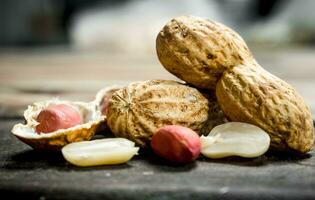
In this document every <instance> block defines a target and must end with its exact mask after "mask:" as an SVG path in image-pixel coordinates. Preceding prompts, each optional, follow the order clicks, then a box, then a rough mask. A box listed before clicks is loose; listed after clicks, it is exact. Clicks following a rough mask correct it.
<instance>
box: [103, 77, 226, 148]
mask: <svg viewBox="0 0 315 200" xmlns="http://www.w3.org/2000/svg"><path fill="white" fill-rule="evenodd" d="M212 101H213V100H212ZM213 104H216V105H217V103H216V102H210V103H209V100H208V99H207V98H205V97H204V96H203V95H202V94H201V93H200V92H199V91H198V90H197V89H195V88H192V87H189V86H186V85H184V84H181V83H178V82H176V81H168V80H150V81H144V82H135V83H131V84H130V85H129V86H127V87H125V88H122V89H120V90H118V91H116V92H115V93H113V95H112V98H111V100H110V102H109V107H108V113H107V124H108V126H109V128H110V129H111V131H112V132H113V133H114V134H115V136H116V137H123V138H127V139H130V140H132V141H134V142H136V143H137V144H138V145H140V146H142V147H145V146H146V145H147V144H148V143H149V141H150V140H151V137H152V135H153V133H155V132H156V131H157V129H158V128H160V127H163V126H165V125H182V126H185V127H188V128H191V129H193V130H194V131H196V132H197V133H199V134H207V133H209V131H210V130H211V129H212V128H213V126H215V125H217V124H220V123H222V122H223V115H222V113H221V112H220V110H219V107H218V106H213V107H210V106H211V105H213Z"/></svg>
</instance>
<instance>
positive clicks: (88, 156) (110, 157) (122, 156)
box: [61, 138, 139, 167]
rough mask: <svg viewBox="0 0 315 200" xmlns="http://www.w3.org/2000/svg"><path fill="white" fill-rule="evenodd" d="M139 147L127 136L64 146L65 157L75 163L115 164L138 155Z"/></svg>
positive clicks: (86, 164) (63, 153) (79, 164)
mask: <svg viewBox="0 0 315 200" xmlns="http://www.w3.org/2000/svg"><path fill="white" fill-rule="evenodd" d="M138 150H139V147H135V143H133V142H132V141H130V140H127V139H125V138H106V139H98V140H92V141H84V142H75V143H71V144H68V145H66V146H65V147H63V148H62V150H61V151H62V155H63V157H64V158H65V159H66V160H67V161H68V162H70V163H71V164H73V165H77V166H83V167H86V166H96V165H115V164H121V163H125V162H127V161H129V160H130V159H131V158H132V157H133V156H134V155H137V153H138Z"/></svg>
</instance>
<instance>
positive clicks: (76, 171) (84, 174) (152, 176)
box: [0, 120, 315, 200]
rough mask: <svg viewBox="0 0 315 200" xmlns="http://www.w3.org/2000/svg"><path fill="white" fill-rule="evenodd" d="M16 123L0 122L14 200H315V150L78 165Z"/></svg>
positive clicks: (4, 181)
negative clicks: (36, 144)
mask: <svg viewBox="0 0 315 200" xmlns="http://www.w3.org/2000/svg"><path fill="white" fill-rule="evenodd" d="M17 122H20V120H8V121H1V122H0V137H1V139H0V195H1V196H5V197H10V199H46V200H48V199H69V200H72V199H107V200H108V199H116V200H120V199H122V200H125V199H135V200H142V199H143V200H147V199H172V200H177V199H178V200H186V199H187V200H191V199H263V200H267V199H294V200H296V199H315V190H314V187H315V178H314V177H315V156H314V154H315V153H314V152H311V153H310V154H307V155H304V156H293V155H275V154H271V153H269V154H267V155H264V156H261V157H259V158H255V159H242V158H236V157H234V158H228V159H220V160H211V159H206V158H203V157H201V158H199V159H198V160H197V161H196V162H194V163H190V164H186V165H178V166H176V165H172V164H170V163H167V162H165V161H163V160H161V159H159V158H157V157H156V156H154V155H153V154H152V153H150V152H145V151H143V152H141V153H140V155H139V156H137V157H135V158H134V159H132V160H131V161H130V162H128V163H127V164H122V165H117V166H100V167H88V168H79V167H75V166H73V165H71V164H69V163H67V162H66V161H65V160H64V159H63V157H62V155H61V153H59V152H56V153H47V152H38V151H35V150H32V149H31V148H30V147H28V146H27V145H25V144H23V143H22V142H20V141H19V140H18V139H16V138H15V137H14V136H13V135H12V134H10V129H11V127H12V125H13V124H15V123H17ZM97 137H98V138H100V137H102V136H101V135H98V136H97Z"/></svg>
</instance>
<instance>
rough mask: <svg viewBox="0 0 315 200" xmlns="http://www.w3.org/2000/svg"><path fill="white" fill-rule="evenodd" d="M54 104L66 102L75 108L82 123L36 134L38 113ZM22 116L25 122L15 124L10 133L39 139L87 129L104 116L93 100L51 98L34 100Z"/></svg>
mask: <svg viewBox="0 0 315 200" xmlns="http://www.w3.org/2000/svg"><path fill="white" fill-rule="evenodd" d="M56 104H67V105H70V106H72V107H74V108H76V109H77V110H78V111H79V113H80V115H81V118H82V121H83V123H82V124H79V125H76V126H74V127H71V128H68V129H60V130H57V131H54V132H50V133H41V134H37V133H36V132H35V127H36V126H37V125H38V122H37V121H36V118H37V116H38V114H39V113H40V111H41V110H43V109H44V108H46V107H48V106H51V105H56ZM24 118H25V120H26V124H21V123H20V124H16V125H15V126H14V127H13V129H12V133H13V134H14V135H16V136H18V137H23V138H31V139H40V138H50V137H52V136H56V135H61V134H65V133H67V132H72V131H76V130H78V129H89V128H90V127H91V126H92V125H94V124H97V123H99V122H100V121H103V120H104V118H105V117H104V116H102V115H101V113H100V112H99V111H98V110H97V109H96V105H95V104H94V103H93V102H91V103H84V102H70V101H63V100H59V99H52V100H47V101H43V102H36V103H34V104H33V105H30V106H28V108H27V110H25V111H24Z"/></svg>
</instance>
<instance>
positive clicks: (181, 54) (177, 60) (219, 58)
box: [156, 16, 255, 89]
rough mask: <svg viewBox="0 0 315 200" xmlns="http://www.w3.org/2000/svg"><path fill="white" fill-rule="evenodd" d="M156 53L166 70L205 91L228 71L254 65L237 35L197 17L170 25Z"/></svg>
mask: <svg viewBox="0 0 315 200" xmlns="http://www.w3.org/2000/svg"><path fill="white" fill-rule="evenodd" d="M156 51H157V55H158V58H159V60H160V62H161V63H162V65H163V66H164V67H165V69H167V70H168V71H169V72H171V73H172V74H174V75H175V76H177V77H178V78H180V79H182V80H184V81H186V82H187V83H191V84H192V85H194V86H196V87H199V88H206V89H215V87H216V83H217V81H218V79H219V78H220V77H221V75H222V73H223V72H224V71H225V70H226V69H229V68H231V67H234V66H236V65H239V64H243V63H244V62H255V60H254V59H253V57H252V54H251V52H250V51H249V49H248V47H247V45H246V43H245V42H244V40H243V39H242V38H241V37H240V36H239V35H238V34H237V33H236V32H235V31H233V30H231V29H230V28H228V27H226V26H225V25H223V24H220V23H218V22H214V21H209V20H206V19H202V18H199V17H194V16H181V17H177V18H175V19H172V20H171V21H170V22H169V23H167V24H166V25H165V26H164V28H163V29H162V30H161V31H160V32H159V34H158V36H157V38H156Z"/></svg>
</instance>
